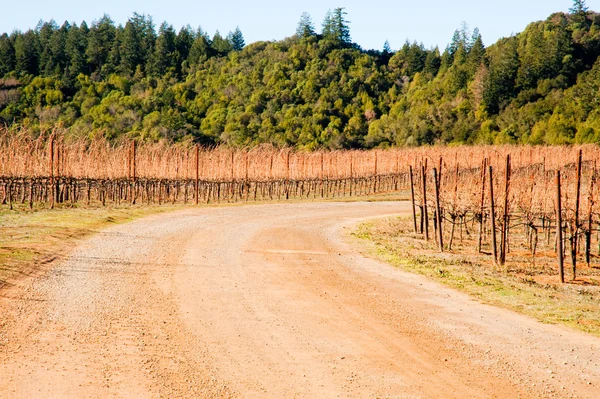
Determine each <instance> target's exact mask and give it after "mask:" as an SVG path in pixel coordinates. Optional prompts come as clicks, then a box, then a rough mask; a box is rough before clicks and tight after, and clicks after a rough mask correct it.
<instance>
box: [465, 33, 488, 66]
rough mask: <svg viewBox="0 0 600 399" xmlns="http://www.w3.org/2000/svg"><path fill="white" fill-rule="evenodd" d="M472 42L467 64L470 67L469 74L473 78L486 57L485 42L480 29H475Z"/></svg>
mask: <svg viewBox="0 0 600 399" xmlns="http://www.w3.org/2000/svg"><path fill="white" fill-rule="evenodd" d="M471 42H472V44H471V46H470V47H471V49H470V50H469V55H468V56H467V63H468V67H469V74H470V75H471V76H473V75H475V72H476V71H477V70H478V69H479V65H481V62H482V61H483V59H484V57H485V46H484V45H483V40H482V38H481V34H480V33H479V29H477V28H475V30H474V31H473V36H472V39H471Z"/></svg>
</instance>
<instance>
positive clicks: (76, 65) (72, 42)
mask: <svg viewBox="0 0 600 399" xmlns="http://www.w3.org/2000/svg"><path fill="white" fill-rule="evenodd" d="M86 28H87V26H85V27H84V25H83V24H82V26H81V28H79V27H77V25H73V26H71V27H70V28H69V31H68V32H67V37H66V40H65V53H66V55H67V59H68V64H67V70H66V72H65V75H66V77H67V79H73V78H75V77H76V76H77V75H79V74H80V73H86V72H87V71H86V67H85V64H86V60H85V48H86V42H87V37H86V32H85V30H86Z"/></svg>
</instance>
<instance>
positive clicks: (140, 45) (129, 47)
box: [119, 13, 156, 76]
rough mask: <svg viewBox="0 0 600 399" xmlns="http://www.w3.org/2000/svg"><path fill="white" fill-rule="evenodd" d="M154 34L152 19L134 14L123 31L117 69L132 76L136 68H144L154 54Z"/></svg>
mask: <svg viewBox="0 0 600 399" xmlns="http://www.w3.org/2000/svg"><path fill="white" fill-rule="evenodd" d="M155 41H156V33H155V32H154V24H153V22H152V18H150V17H148V16H146V15H141V14H138V13H134V14H133V17H131V18H129V20H128V21H127V23H126V24H125V28H124V29H123V37H122V39H121V48H120V58H121V62H120V65H119V69H120V70H121V72H122V73H124V74H126V75H130V76H133V75H134V73H135V72H136V70H137V69H138V66H140V67H142V68H143V67H144V66H145V65H146V64H147V62H148V60H149V59H150V57H151V56H152V54H153V53H154V43H155Z"/></svg>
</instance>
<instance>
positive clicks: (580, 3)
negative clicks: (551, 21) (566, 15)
mask: <svg viewBox="0 0 600 399" xmlns="http://www.w3.org/2000/svg"><path fill="white" fill-rule="evenodd" d="M588 11H589V8H588V6H587V4H586V3H585V0H573V6H572V7H571V8H569V12H570V13H571V14H574V15H582V14H583V15H586V14H587V12H588Z"/></svg>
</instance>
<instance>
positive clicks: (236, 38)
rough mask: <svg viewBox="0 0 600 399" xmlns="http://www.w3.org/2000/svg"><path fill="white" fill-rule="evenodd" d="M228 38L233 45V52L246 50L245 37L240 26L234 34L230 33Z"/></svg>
mask: <svg viewBox="0 0 600 399" xmlns="http://www.w3.org/2000/svg"><path fill="white" fill-rule="evenodd" d="M227 38H228V39H229V42H230V43H231V46H232V48H233V51H241V50H243V49H244V46H246V43H245V42H244V35H243V34H242V31H241V30H240V27H239V26H238V27H236V28H235V30H234V31H233V32H232V33H229V35H228V37H227Z"/></svg>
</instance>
